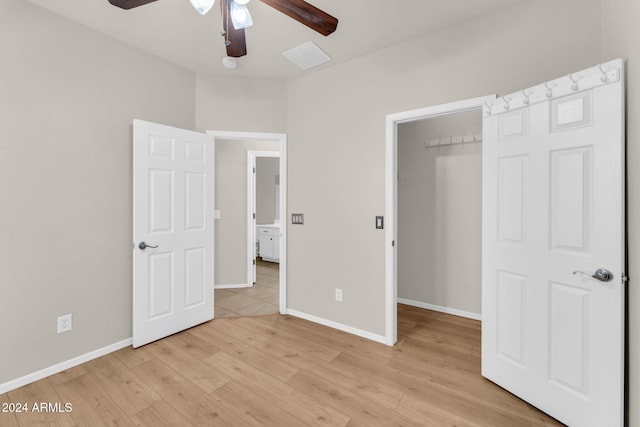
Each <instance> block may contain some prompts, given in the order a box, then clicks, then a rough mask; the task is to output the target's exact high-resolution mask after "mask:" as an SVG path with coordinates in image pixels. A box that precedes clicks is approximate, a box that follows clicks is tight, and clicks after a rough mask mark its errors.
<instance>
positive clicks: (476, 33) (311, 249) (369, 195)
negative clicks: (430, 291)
mask: <svg viewBox="0 0 640 427" xmlns="http://www.w3.org/2000/svg"><path fill="white" fill-rule="evenodd" d="M600 7H601V5H600V1H599V0H586V1H585V0H565V1H562V2H558V1H553V0H540V1H536V2H526V3H523V4H520V5H517V6H515V7H512V8H508V9H504V10H502V11H498V12H495V13H491V14H490V15H485V16H479V17H476V18H474V19H473V20H471V21H468V22H466V23H463V24H460V25H456V26H453V27H450V28H447V29H444V30H442V31H438V32H435V33H433V34H431V35H428V36H423V37H419V38H415V39H411V40H408V41H406V42H403V43H400V44H398V45H394V46H392V47H389V48H386V49H383V50H380V51H378V52H376V53H373V54H370V55H366V56H363V57H360V58H356V59H354V60H351V61H349V62H347V63H344V64H340V65H337V66H335V67H332V68H328V69H324V70H320V71H318V72H315V73H312V74H309V75H307V76H305V77H303V78H299V79H296V80H293V81H291V82H289V84H288V101H287V111H288V116H287V124H288V138H289V139H288V141H289V144H288V146H289V149H288V165H289V171H288V174H289V175H288V188H289V198H288V202H289V210H290V211H291V212H302V213H305V225H304V226H296V227H289V230H288V244H289V246H288V250H289V254H288V271H287V280H288V285H289V289H288V294H287V298H288V306H289V307H290V308H291V309H294V310H298V311H301V312H304V313H308V314H311V315H314V316H318V317H320V318H324V319H328V320H331V321H334V322H338V323H342V324H345V325H348V326H351V327H355V328H359V329H362V330H365V331H368V332H371V333H374V334H379V335H383V334H384V326H385V324H384V309H385V306H384V289H385V287H384V277H385V267H384V263H385V233H384V231H383V230H376V229H375V228H374V217H375V216H376V215H382V214H384V212H385V115H386V114H389V113H396V112H400V111H406V110H410V109H413V108H419V107H424V106H429V105H438V104H442V103H445V102H449V101H456V100H461V99H467V98H472V97H476V96H482V95H488V94H490V93H509V92H512V91H515V90H518V89H521V88H524V87H528V86H532V85H534V84H538V83H540V82H541V81H543V80H546V79H551V78H555V77H558V76H562V75H565V74H567V73H569V72H572V71H576V70H580V69H582V68H586V67H589V66H592V65H593V64H596V63H598V62H600V45H601V33H600V27H601V21H600V19H601V10H600ZM577 11H579V12H577ZM310 100H312V101H310ZM399 244H401V243H400V242H399ZM316 265H325V266H331V268H325V269H319V270H318V269H315V268H314V266H316ZM309 271H314V274H313V275H311V274H309ZM336 287H340V288H342V289H343V302H342V303H338V302H335V301H334V288H336Z"/></svg>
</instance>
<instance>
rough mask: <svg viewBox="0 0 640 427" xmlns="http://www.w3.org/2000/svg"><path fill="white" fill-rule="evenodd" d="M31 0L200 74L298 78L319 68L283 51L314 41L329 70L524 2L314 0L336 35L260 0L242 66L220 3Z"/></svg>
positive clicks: (252, 6) (251, 6)
mask: <svg viewBox="0 0 640 427" xmlns="http://www.w3.org/2000/svg"><path fill="white" fill-rule="evenodd" d="M29 1H30V2H32V3H34V4H37V5H39V6H41V7H43V8H46V9H48V10H50V11H52V12H54V13H56V14H59V15H62V16H65V17H67V18H69V19H71V20H73V21H76V22H79V23H81V24H83V25H85V26H87V27H90V28H93V29H95V30H97V31H99V32H101V33H104V34H107V35H109V36H111V37H113V38H115V39H118V40H121V41H123V42H125V43H127V44H129V45H131V46H134V47H136V48H138V49H141V50H143V51H146V52H149V53H151V54H153V55H156V56H159V57H161V58H164V59H165V60H167V61H169V62H172V63H175V64H178V65H181V66H183V67H185V68H188V69H191V70H193V71H196V72H199V73H204V74H210V75H211V74H212V75H219V74H223V75H236V76H244V77H256V78H273V79H290V78H295V77H297V76H300V75H303V74H305V73H310V72H313V71H314V70H316V69H311V70H307V71H303V70H300V69H299V68H298V67H297V66H296V65H294V64H293V63H291V62H289V60H287V59H286V58H285V57H284V56H283V55H282V52H284V51H286V50H289V49H291V48H293V47H296V46H298V45H300V44H302V43H305V42H308V41H313V42H315V43H316V44H317V45H318V46H320V48H322V49H323V50H324V51H325V52H327V53H328V54H329V55H330V56H331V57H333V61H331V62H329V63H328V64H325V65H321V66H319V67H317V69H321V68H326V67H330V66H332V65H335V64H338V63H340V62H344V61H348V60H349V59H352V58H355V57H358V56H360V55H363V54H366V53H369V52H373V51H376V50H379V49H381V48H384V47H387V46H390V45H392V44H395V43H398V42H400V41H402V40H406V39H409V38H412V37H415V36H417V35H419V34H424V33H428V32H431V31H434V30H437V29H439V28H444V27H447V26H450V25H453V24H456V23H459V22H462V21H465V20H468V19H471V18H473V17H474V16H477V15H480V14H483V13H488V12H490V11H492V10H494V9H497V8H502V7H505V6H508V5H511V4H514V3H517V2H521V1H524V0H342V1H339V0H309V3H311V4H313V5H314V6H316V7H318V8H320V9H323V10H324V11H325V12H327V13H329V14H331V15H333V16H335V17H337V18H338V19H339V21H340V22H339V24H338V29H337V30H336V32H335V33H333V34H331V35H330V36H328V37H324V36H322V35H320V34H318V33H316V32H315V31H313V30H311V29H309V28H307V27H305V26H304V25H302V24H300V23H298V22H297V21H294V20H293V19H291V18H289V17H288V16H286V15H283V14H282V13H280V12H278V11H277V10H275V9H272V8H271V7H269V6H267V5H265V4H263V3H261V2H260V1H259V0H253V1H251V2H250V3H249V5H248V7H249V10H250V11H251V15H252V17H253V22H254V25H253V27H250V28H248V29H246V30H245V31H246V38H247V51H248V55H247V56H245V57H242V58H239V59H238V66H237V68H236V69H235V70H227V69H225V68H223V66H222V63H221V58H222V57H223V56H225V48H224V45H223V38H222V37H220V35H219V33H220V30H221V28H222V22H221V13H220V7H219V3H220V2H219V1H217V2H216V4H215V6H214V8H213V9H212V10H211V11H210V12H209V13H208V14H207V15H205V16H201V15H199V14H198V13H197V12H196V11H195V10H194V9H193V7H192V6H191V4H190V3H189V0H158V1H156V2H154V3H150V4H147V5H145V6H141V7H138V8H135V9H131V10H128V11H126V10H122V9H119V8H117V7H114V6H112V5H111V4H110V3H109V2H108V1H107V0H29Z"/></svg>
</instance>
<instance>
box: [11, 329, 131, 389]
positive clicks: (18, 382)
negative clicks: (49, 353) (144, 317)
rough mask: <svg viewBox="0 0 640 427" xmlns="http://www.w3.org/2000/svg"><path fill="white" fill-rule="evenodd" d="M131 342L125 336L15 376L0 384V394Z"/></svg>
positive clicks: (95, 357) (116, 349) (123, 346)
mask: <svg viewBox="0 0 640 427" xmlns="http://www.w3.org/2000/svg"><path fill="white" fill-rule="evenodd" d="M132 344H133V338H127V339H126V340H122V341H119V342H117V343H113V344H110V345H108V346H106V347H102V348H99V349H97V350H94V351H90V352H89V353H86V354H83V355H80V356H77V357H74V358H73V359H69V360H67V361H64V362H61V363H57V364H55V365H53V366H49V367H48V368H44V369H41V370H39V371H36V372H33V373H31V374H28V375H25V376H23V377H20V378H16V379H15V380H11V381H9V382H6V383H4V384H0V394H3V393H7V392H9V391H11V390H15V389H17V388H19V387H22V386H25V385H27V384H31V383H33V382H36V381H39V380H41V379H43V378H46V377H48V376H51V375H54V374H57V373H58V372H62V371H64V370H66V369H71V368H73V367H74V366H78V365H81V364H83V363H86V362H88V361H90V360H93V359H97V358H98V357H102V356H104V355H106V354H109V353H113V352H114V351H118V350H120V349H123V348H125V347H129V346H131V345H132Z"/></svg>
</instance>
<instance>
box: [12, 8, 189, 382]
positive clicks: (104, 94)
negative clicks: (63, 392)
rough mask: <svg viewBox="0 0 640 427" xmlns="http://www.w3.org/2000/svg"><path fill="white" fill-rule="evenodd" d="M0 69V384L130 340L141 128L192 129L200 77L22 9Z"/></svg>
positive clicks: (14, 20)
mask: <svg viewBox="0 0 640 427" xmlns="http://www.w3.org/2000/svg"><path fill="white" fill-rule="evenodd" d="M0 63H1V64H2V65H1V66H0V74H1V76H2V78H1V79H0V129H1V130H2V138H0V206H1V207H0V236H2V237H1V238H0V291H1V295H0V319H1V320H2V324H3V325H4V326H3V327H2V332H1V334H2V335H1V343H0V361H1V362H0V384H2V383H4V382H7V381H9V380H12V379H15V378H18V377H21V376H23V375H26V374H29V373H32V372H35V371H38V370H40V369H43V368H46V367H49V366H51V365H54V364H56V363H59V362H62V361H66V360H68V359H71V358H72V357H75V356H78V355H82V354H85V353H88V352H90V351H93V350H96V349H99V348H101V347H104V346H107V345H110V344H113V343H116V342H118V341H121V340H125V339H127V338H130V337H131V328H132V326H131V325H132V320H131V306H132V296H131V294H132V285H131V283H132V279H131V275H132V249H131V248H132V240H131V233H132V201H131V200H132V190H131V189H132V175H131V173H132V172H131V164H132V154H131V152H132V147H131V140H132V136H131V135H132V127H131V126H132V125H131V124H132V120H133V119H134V118H138V119H144V120H150V121H155V122H160V123H166V124H169V125H174V126H179V127H185V128H193V126H194V115H195V110H194V108H195V99H194V89H195V76H194V75H193V73H191V72H188V71H186V70H184V69H182V68H179V67H177V66H174V65H170V64H168V63H166V62H163V61H161V60H159V59H157V58H155V57H152V56H149V55H146V54H143V53H141V52H140V51H138V50H135V49H133V48H130V47H126V46H125V45H123V44H121V43H119V42H116V41H114V40H112V39H109V38H106V37H104V36H102V35H100V34H98V33H97V32H94V31H90V30H88V29H86V28H85V27H82V26H80V25H77V24H74V23H71V22H70V21H68V20H66V19H64V18H61V17H58V16H55V15H52V14H50V13H49V12H46V11H44V10H43V9H41V8H39V7H36V6H34V5H32V4H31V3H29V2H26V1H23V0H2V1H1V2H0ZM66 313H72V314H73V331H71V332H69V333H66V334H62V335H58V334H57V333H56V318H57V316H59V315H63V314H66Z"/></svg>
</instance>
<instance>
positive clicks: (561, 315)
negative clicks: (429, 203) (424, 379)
mask: <svg viewBox="0 0 640 427" xmlns="http://www.w3.org/2000/svg"><path fill="white" fill-rule="evenodd" d="M623 69H624V66H623V62H622V61H621V60H616V61H612V62H609V63H607V64H603V65H602V66H599V67H594V68H591V69H588V70H584V71H581V72H578V73H574V74H572V75H570V76H566V77H563V78H560V79H557V80H554V81H551V82H547V83H546V84H543V85H539V86H535V87H533V88H529V89H526V90H525V91H522V92H519V93H515V94H512V95H509V96H506V97H503V98H500V99H498V100H497V102H496V103H495V104H494V105H492V106H490V108H487V109H486V110H485V114H484V125H483V127H484V137H483V141H484V142H483V144H484V145H483V174H484V177H483V180H484V182H483V251H482V253H483V285H482V286H483V309H482V310H483V322H482V374H483V375H484V376H485V377H487V378H489V379H490V380H492V381H493V382H495V383H497V384H499V385H500V386H502V387H504V388H506V389H507V390H509V391H511V392H513V393H514V394H516V395H518V396H520V397H521V398H523V399H524V400H526V401H528V402H530V403H531V404H533V405H534V406H536V407H538V408H540V409H541V410H543V411H545V412H547V413H548V414H550V415H551V416H553V417H555V418H557V419H558V420H560V421H562V422H563V423H565V424H568V425H570V426H610V427H612V426H621V425H622V424H623V410H624V408H623V406H624V392H623V385H624V291H625V280H626V279H625V275H624V274H625V272H624V265H625V252H624V236H625V231H624V224H625V222H624V212H625V211H624V194H625V193H624V121H623V120H624V95H623V94H624V92H623V88H624V84H623ZM601 268H604V269H606V270H608V271H610V272H611V274H612V278H611V279H610V280H605V281H601V280H598V279H596V278H593V277H590V276H589V275H591V274H594V272H596V271H597V270H598V269H601ZM574 271H582V272H586V273H588V274H589V275H587V274H582V273H576V274H573V272H574ZM601 279H604V278H603V277H601Z"/></svg>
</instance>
